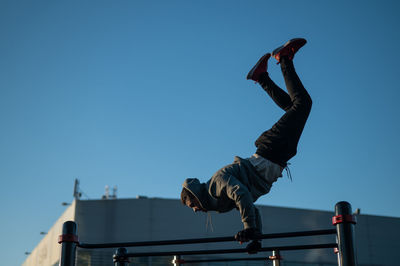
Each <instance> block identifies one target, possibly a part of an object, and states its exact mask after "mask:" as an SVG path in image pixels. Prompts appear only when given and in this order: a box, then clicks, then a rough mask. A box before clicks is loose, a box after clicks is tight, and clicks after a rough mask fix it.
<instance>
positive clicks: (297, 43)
mask: <svg viewBox="0 0 400 266" xmlns="http://www.w3.org/2000/svg"><path fill="white" fill-rule="evenodd" d="M306 43H307V41H306V40H305V39H303V38H295V39H291V40H290V41H288V42H287V43H285V44H284V45H282V46H281V47H278V48H276V49H275V50H274V51H273V52H272V56H273V57H275V59H276V60H278V63H280V62H281V58H282V57H283V56H287V57H289V59H290V60H292V59H293V57H294V54H295V53H296V52H297V51H298V50H299V49H300V48H301V47H303V46H304V45H305V44H306Z"/></svg>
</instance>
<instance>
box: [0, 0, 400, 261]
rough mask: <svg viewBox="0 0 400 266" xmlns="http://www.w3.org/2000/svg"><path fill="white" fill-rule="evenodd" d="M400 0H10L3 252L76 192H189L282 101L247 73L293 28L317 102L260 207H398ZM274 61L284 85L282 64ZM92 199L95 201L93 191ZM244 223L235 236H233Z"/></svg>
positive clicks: (0, 20) (0, 52)
mask: <svg viewBox="0 0 400 266" xmlns="http://www.w3.org/2000/svg"><path fill="white" fill-rule="evenodd" d="M399 12H400V2H399V1H186V0H185V1H161V0H160V1H100V0H96V1H94V0H93V1H67V2H65V1H50V0H49V1H14V0H2V1H0V34H1V41H0V125H1V130H0V178H1V183H2V192H1V193H0V202H1V206H2V214H1V220H0V223H1V224H0V225H1V226H0V235H1V236H2V241H1V242H0V253H1V257H2V263H5V264H4V265H19V264H20V263H22V262H23V260H24V258H25V255H24V252H25V251H30V250H32V249H33V248H34V247H35V246H36V244H37V243H38V242H39V241H40V239H41V237H42V236H40V235H39V232H40V231H46V230H48V229H49V228H50V227H51V226H52V224H53V223H54V222H55V221H56V219H57V218H58V217H59V215H60V214H61V213H62V212H63V210H64V207H62V206H61V202H64V201H66V202H71V201H72V199H73V198H72V190H73V182H74V179H75V178H78V179H80V181H81V187H82V190H83V191H84V192H85V193H86V194H87V195H88V196H89V198H91V199H98V198H100V197H101V196H102V195H103V193H104V186H105V185H110V186H114V185H117V186H118V197H120V198H131V197H135V196H136V195H147V196H150V197H164V198H178V197H179V192H180V190H181V183H182V181H183V179H184V178H186V177H198V178H199V179H201V180H203V181H206V180H207V179H208V178H209V177H210V176H211V175H212V174H213V173H214V172H215V171H216V170H218V169H219V168H220V167H222V166H224V165H225V164H228V163H230V162H232V160H233V157H234V155H239V156H241V157H247V156H249V155H251V154H252V153H253V152H254V151H255V147H254V144H253V143H254V140H255V139H256V138H257V137H258V135H259V134H260V133H261V132H262V131H264V130H266V129H268V128H269V127H270V126H271V125H272V124H273V123H274V122H275V121H276V120H277V119H278V118H279V117H280V116H281V115H282V111H281V110H280V109H279V108H278V107H277V106H276V105H275V104H274V103H273V102H272V101H271V100H270V99H269V98H268V96H267V95H266V94H265V92H263V91H262V90H261V88H259V87H258V85H256V84H254V83H253V82H250V81H247V80H246V78H245V77H246V74H247V72H248V71H249V69H250V68H251V67H252V66H253V64H254V63H255V62H256V61H257V60H258V59H259V57H260V56H262V55H263V54H264V53H266V52H270V51H272V50H273V49H274V48H276V47H277V46H279V45H281V44H283V43H284V42H286V41H287V40H288V39H290V38H293V37H304V38H306V39H307V40H308V44H307V45H306V46H305V47H304V48H302V49H301V50H300V52H299V53H298V54H297V55H296V57H295V65H296V68H297V71H298V73H299V75H300V76H301V78H302V80H303V83H304V85H305V86H306V88H307V89H308V90H309V93H310V94H311V96H312V98H313V100H314V105H313V109H312V113H311V115H310V118H309V121H308V124H307V126H306V128H305V130H304V132H303V136H302V139H301V141H300V144H299V153H298V155H297V156H296V157H295V158H294V159H292V161H291V162H292V165H291V171H292V175H293V182H290V180H289V179H288V178H284V179H281V180H279V182H277V183H276V185H274V188H273V189H272V191H271V193H270V194H268V195H266V196H264V197H262V198H261V199H260V200H259V201H258V202H257V203H259V204H267V205H277V206H287V207H299V208H311V209H320V210H332V209H333V206H334V204H335V203H336V202H337V201H340V200H347V201H349V202H351V203H352V204H353V208H361V213H364V214H373V215H387V216H395V217H400V207H399V206H398V204H399V202H400V196H399V187H400V181H399V180H400V176H399V173H398V169H399V163H400V160H399V158H400V157H399V154H398V150H399V149H400V140H399V136H400V133H399V131H400V118H399V114H400V112H399V106H398V101H399V98H400V85H399V76H400V68H399V59H400V49H399V43H400V31H399V26H400V17H399V16H398V14H399ZM269 72H270V75H271V77H272V78H273V79H274V80H275V81H276V83H277V84H279V85H281V86H284V83H283V79H282V75H281V73H280V69H279V66H278V65H276V64H275V62H274V61H270V65H269ZM84 198H85V197H84ZM233 233H234V232H233Z"/></svg>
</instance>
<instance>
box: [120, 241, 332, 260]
mask: <svg viewBox="0 0 400 266" xmlns="http://www.w3.org/2000/svg"><path fill="white" fill-rule="evenodd" d="M336 247H337V244H336V243H329V244H315V245H297V246H276V247H265V248H261V249H260V250H259V251H258V252H263V251H273V250H279V251H285V250H302V249H320V248H336ZM246 252H247V250H246V249H245V248H241V249H216V250H191V251H163V252H138V253H127V254H126V257H128V258H129V257H161V256H178V255H181V256H183V255H210V254H230V253H246Z"/></svg>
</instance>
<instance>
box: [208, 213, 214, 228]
mask: <svg viewBox="0 0 400 266" xmlns="http://www.w3.org/2000/svg"><path fill="white" fill-rule="evenodd" d="M208 225H210V229H211V232H214V227H213V225H212V219H211V213H209V212H207V220H206V232H207V231H208Z"/></svg>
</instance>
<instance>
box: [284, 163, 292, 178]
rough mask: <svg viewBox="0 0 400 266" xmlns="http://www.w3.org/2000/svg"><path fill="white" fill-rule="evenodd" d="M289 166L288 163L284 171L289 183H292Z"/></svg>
mask: <svg viewBox="0 0 400 266" xmlns="http://www.w3.org/2000/svg"><path fill="white" fill-rule="evenodd" d="M289 165H290V163H287V165H286V167H285V170H286V174H287V176H288V177H289V179H290V181H291V182H293V179H292V173H291V172H290V169H289Z"/></svg>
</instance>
